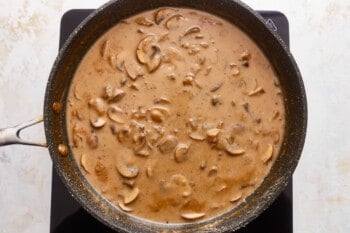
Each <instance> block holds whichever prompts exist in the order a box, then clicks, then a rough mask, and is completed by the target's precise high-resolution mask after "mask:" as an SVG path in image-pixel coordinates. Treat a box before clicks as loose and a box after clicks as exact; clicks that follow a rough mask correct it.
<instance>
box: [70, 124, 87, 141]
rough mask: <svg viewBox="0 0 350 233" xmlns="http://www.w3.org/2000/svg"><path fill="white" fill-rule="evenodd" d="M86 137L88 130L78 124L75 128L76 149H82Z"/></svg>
mask: <svg viewBox="0 0 350 233" xmlns="http://www.w3.org/2000/svg"><path fill="white" fill-rule="evenodd" d="M85 136H86V130H85V129H84V127H82V126H81V125H80V124H78V123H76V124H75V125H74V127H73V144H74V146H75V147H80V145H81V143H82V142H83V140H84V137H85Z"/></svg>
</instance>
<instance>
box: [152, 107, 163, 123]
mask: <svg viewBox="0 0 350 233" xmlns="http://www.w3.org/2000/svg"><path fill="white" fill-rule="evenodd" d="M150 115H151V119H152V120H153V121H154V122H157V123H160V122H162V121H163V114H162V113H161V112H160V111H159V110H156V109H153V110H151V112H150Z"/></svg>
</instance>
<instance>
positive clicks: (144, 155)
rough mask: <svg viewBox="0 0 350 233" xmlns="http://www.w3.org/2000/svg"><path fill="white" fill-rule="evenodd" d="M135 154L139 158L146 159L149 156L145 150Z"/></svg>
mask: <svg viewBox="0 0 350 233" xmlns="http://www.w3.org/2000/svg"><path fill="white" fill-rule="evenodd" d="M135 154H136V155H138V156H141V157H148V156H149V151H148V150H145V149H142V150H139V151H136V152H135Z"/></svg>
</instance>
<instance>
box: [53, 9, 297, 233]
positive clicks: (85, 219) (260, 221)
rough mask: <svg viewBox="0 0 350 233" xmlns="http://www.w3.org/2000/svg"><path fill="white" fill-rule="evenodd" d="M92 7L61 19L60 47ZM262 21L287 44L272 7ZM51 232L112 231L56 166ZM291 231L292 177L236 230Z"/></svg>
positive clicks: (286, 29)
mask: <svg viewBox="0 0 350 233" xmlns="http://www.w3.org/2000/svg"><path fill="white" fill-rule="evenodd" d="M92 11H93V10H92V9H87V10H85V9H84V10H81V9H73V10H70V11H68V12H66V13H65V14H64V15H63V16H62V19H61V27H60V42H59V43H60V48H61V47H62V46H63V44H64V42H65V41H66V39H67V38H68V36H69V35H70V33H71V32H72V31H73V30H74V29H75V28H76V27H77V26H78V24H79V23H80V22H81V21H83V20H84V19H85V18H86V17H87V16H88V15H89V14H90V13H91V12H92ZM259 13H260V14H261V15H262V16H263V17H264V18H265V19H266V24H267V25H268V26H269V27H270V28H271V29H273V30H274V31H276V32H277V33H278V34H279V35H280V36H281V38H282V39H283V40H284V42H285V43H286V44H287V45H288V46H289V25H288V20H287V18H286V17H285V16H284V15H283V14H282V13H280V12H276V11H259ZM50 232H52V233H78V232H79V233H80V232H84V233H104V232H107V233H108V232H115V231H113V230H111V229H110V228H108V227H106V226H105V225H103V224H102V223H100V222H99V221H98V220H96V219H95V218H93V217H92V216H91V215H90V214H89V213H88V212H86V211H85V210H84V209H83V208H82V207H81V206H80V205H79V203H78V202H77V201H75V199H73V197H72V196H71V195H70V194H69V192H68V190H67V189H66V187H65V186H64V184H63V183H62V182H61V180H60V178H59V176H58V174H57V173H56V170H55V169H53V170H52V197H51V222H50ZM265 232H269V233H292V232H293V191H292V180H290V182H289V184H288V186H287V188H286V189H285V190H284V192H282V193H281V195H280V196H279V197H278V198H277V199H276V201H275V202H274V203H273V204H272V205H271V206H270V207H269V208H268V209H267V210H266V211H264V212H263V213H262V214H261V215H260V216H259V217H258V218H257V219H255V220H254V221H252V222H251V223H250V224H248V225H247V226H246V227H245V228H243V229H240V230H238V231H236V233H265Z"/></svg>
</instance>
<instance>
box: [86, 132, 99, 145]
mask: <svg viewBox="0 0 350 233" xmlns="http://www.w3.org/2000/svg"><path fill="white" fill-rule="evenodd" d="M86 144H87V145H88V146H89V147H90V149H96V148H97V147H98V137H97V135H96V134H95V132H92V133H90V134H89V135H88V136H87V137H86Z"/></svg>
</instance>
